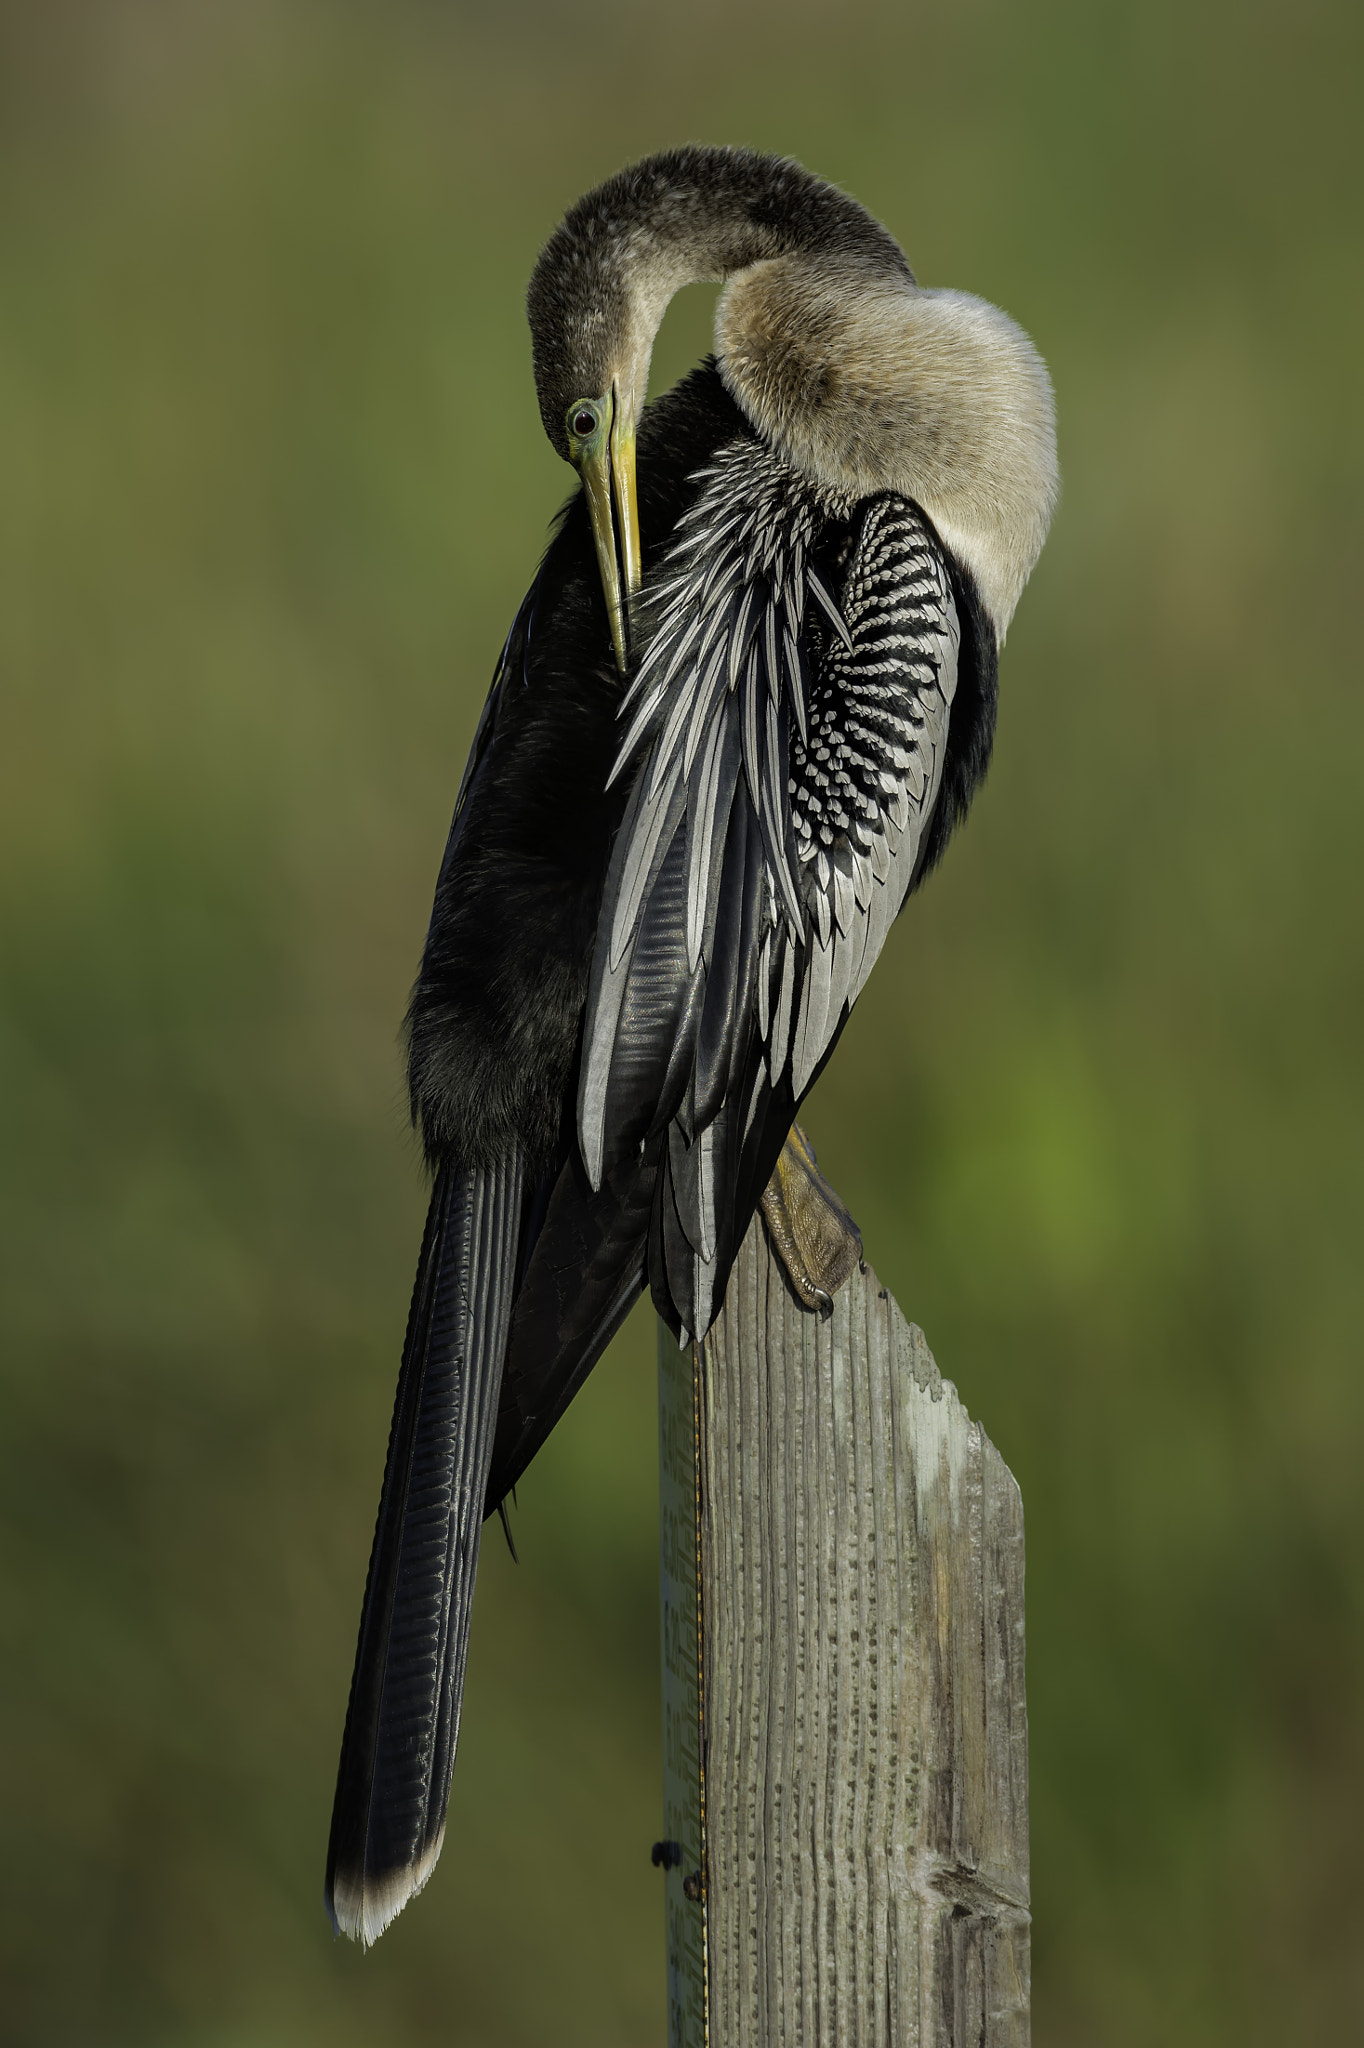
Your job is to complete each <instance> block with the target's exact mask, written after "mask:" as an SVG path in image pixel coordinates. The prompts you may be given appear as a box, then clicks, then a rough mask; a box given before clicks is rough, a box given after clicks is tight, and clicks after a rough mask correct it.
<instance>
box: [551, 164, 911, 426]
mask: <svg viewBox="0 0 1364 2048" xmlns="http://www.w3.org/2000/svg"><path fill="white" fill-rule="evenodd" d="M782 257H787V258H792V259H796V260H799V261H801V262H803V263H804V264H806V265H808V266H813V267H815V268H820V267H823V266H824V265H826V264H830V263H835V262H843V263H849V262H851V263H855V264H856V265H857V266H858V267H859V268H860V269H861V270H862V272H863V273H864V275H876V276H880V277H882V278H885V279H887V280H891V279H895V280H901V281H903V282H905V283H912V282H913V278H912V273H911V271H910V268H909V265H908V264H907V263H906V261H905V258H904V255H903V253H902V251H901V249H900V247H899V244H898V243H897V242H896V241H895V240H894V238H893V237H892V236H890V235H889V234H887V232H886V230H885V229H884V228H883V227H882V226H881V225H880V223H879V222H877V221H876V220H874V219H873V218H872V216H871V215H870V214H869V213H868V212H867V211H866V209H865V208H864V207H862V206H859V205H858V203H857V201H856V200H855V199H850V198H849V197H848V195H847V194H846V193H844V192H840V191H838V190H837V188H836V187H835V186H833V185H829V184H826V183H825V181H824V180H823V179H822V178H815V177H812V176H811V174H810V173H809V172H808V171H806V170H804V169H803V168H802V167H801V165H799V164H797V163H793V162H792V161H791V160H790V159H789V158H786V157H775V156H764V155H761V154H760V153H759V152H758V151H756V150H750V149H713V148H700V147H693V148H686V149H676V150H668V151H666V152H664V153H663V154H662V155H659V156H654V157H648V158H646V159H645V160H644V161H643V162H642V163H638V164H632V165H630V166H629V168H628V169H626V170H623V171H620V172H618V173H617V175H616V176H615V177H614V178H610V179H608V180H607V182H606V183H605V184H604V185H600V186H598V188H597V189H596V191H594V192H589V193H588V194H587V196H586V197H585V198H584V199H580V200H579V201H578V204H577V205H576V206H575V207H574V208H573V209H572V210H571V212H570V213H569V214H568V215H567V216H566V217H565V219H564V221H563V222H562V224H561V225H560V226H559V227H558V228H557V229H556V231H555V233H554V234H553V235H552V236H551V238H550V240H549V242H548V243H547V244H546V245H545V248H544V250H543V251H542V252H541V255H540V259H539V261H538V263H537V264H536V266H535V272H534V275H533V276H532V278H531V282H530V289H529V291H528V293H527V302H526V309H527V313H528V315H529V318H530V327H531V341H532V348H533V352H534V360H535V381H536V387H537V390H538V393H539V397H540V410H541V415H542V418H543V419H544V424H545V431H546V433H547V434H548V435H549V438H550V440H551V441H552V442H553V443H554V445H555V446H556V447H557V448H559V450H560V452H561V453H563V452H565V444H564V427H563V422H564V416H565V413H566V411H567V408H568V407H569V406H570V405H571V404H572V403H573V402H574V400H575V399H577V398H580V397H583V396H587V395H592V396H596V395H599V394H600V393H602V392H604V391H606V390H607V389H609V388H610V385H611V383H612V381H613V380H614V381H615V383H616V385H617V388H618V389H619V390H620V391H621V395H622V396H623V397H625V398H626V400H627V402H628V403H630V404H631V406H632V408H633V410H634V411H635V412H636V414H637V413H638V411H639V409H641V408H642V406H643V403H644V393H645V387H646V385H647V382H648V371H649V359H650V355H651V353H652V350H653V342H654V336H655V335H656V334H657V332H658V329H659V326H660V324H661V322H662V319H663V315H664V313H665V312H666V311H667V308H668V303H669V301H670V300H671V299H672V297H673V296H674V294H675V293H676V292H678V291H680V290H681V289H682V288H683V286H684V285H688V284H698V283H702V282H705V281H707V280H716V281H719V280H723V279H725V278H729V277H733V276H734V275H735V274H736V273H737V272H741V271H744V270H747V269H749V268H750V267H751V266H752V265H753V264H755V263H761V262H764V261H770V260H773V259H778V258H782Z"/></svg>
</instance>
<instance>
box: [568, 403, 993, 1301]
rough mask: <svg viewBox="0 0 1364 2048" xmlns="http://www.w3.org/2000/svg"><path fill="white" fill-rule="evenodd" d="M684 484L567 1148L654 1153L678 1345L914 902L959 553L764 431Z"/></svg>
mask: <svg viewBox="0 0 1364 2048" xmlns="http://www.w3.org/2000/svg"><path fill="white" fill-rule="evenodd" d="M695 485H696V496H695V499H694V502H693V503H692V505H691V506H690V508H689V509H688V511H687V512H686V514H685V515H684V517H683V519H682V520H681V521H680V522H679V526H678V532H677V538H676V541H675V543H674V545H673V547H672V548H671V550H670V551H669V553H668V555H667V558H666V559H665V561H664V562H663V564H662V565H661V568H660V569H659V571H658V573H657V575H656V577H655V578H654V579H653V580H652V581H651V582H650V584H649V585H648V586H646V590H645V593H644V601H643V604H642V606H641V618H642V622H643V624H644V628H645V631H646V633H647V634H648V636H649V637H648V639H647V643H646V648H645V652H644V654H643V657H642V659H641V661H640V664H639V667H638V670H637V672H636V675H635V677H634V679H633V681H632V684H631V687H630V690H629V693H628V695H627V697H626V700H625V703H624V706H623V717H624V719H625V720H626V730H625V733H624V737H623V739H622V743H621V747H620V752H619V754H618V757H617V760H616V763H615V766H614V769H613V779H623V778H624V777H625V776H626V775H627V774H629V775H632V776H633V785H632V788H631V793H630V798H629V802H628V804H627V806H626V810H625V815H624V819H623V822H622V825H621V829H620V833H619V835H618V838H617V841H616V846H615V850H614V853H613V856H612V862H611V866H610V869H609V871H608V874H607V878H606V889H605V894H604V897H603V904H602V915H601V919H600V923H599V926H598V936H597V945H596V951H595V954H594V960H593V970H592V980H591V985H590V989H589V994H588V1005H587V1019H586V1025H585V1031H584V1041H583V1057H582V1062H581V1068H580V1081H579V1091H578V1138H579V1144H580V1148H581V1153H582V1159H583V1163H584V1167H585V1170H586V1172H587V1175H588V1178H589V1180H590V1181H592V1182H593V1184H594V1185H595V1184H598V1183H599V1181H600V1178H601V1176H602V1174H603V1172H604V1171H606V1170H608V1169H611V1170H619V1168H620V1166H621V1165H622V1163H623V1162H624V1161H626V1160H627V1159H628V1158H629V1157H630V1155H631V1152H632V1150H634V1151H635V1152H638V1150H639V1148H640V1147H642V1146H644V1147H647V1146H648V1145H649V1144H650V1143H651V1142H653V1143H659V1142H660V1141H662V1145H663V1149H662V1151H661V1155H660V1173H659V1181H658V1186H657V1188H656V1190H655V1195H654V1213H653V1218H652V1223H653V1228H652V1234H651V1244H652V1250H651V1255H650V1282H651V1285H652V1288H653V1292H654V1298H655V1300H656V1302H657V1303H658V1305H659V1308H660V1310H661V1311H662V1312H663V1313H664V1314H665V1315H666V1316H667V1317H668V1319H669V1320H670V1321H671V1322H672V1323H673V1325H674V1327H675V1328H677V1329H678V1330H679V1331H683V1332H694V1333H697V1334H701V1333H704V1331H705V1330H706V1329H707V1328H708V1327H709V1324H710V1322H711V1320H712V1319H713V1316H714V1315H715V1313H716V1312H717V1311H718V1308H719V1303H720V1298H721V1295H722V1293H723V1287H724V1282H725V1279H726V1278H727V1275H728V1271H729V1266H730V1264H731V1262H732V1260H733V1257H734V1254H735V1252H736V1251H737V1248H738V1241H739V1239H740V1238H741V1237H742V1234H743V1231H744V1229H746V1227H747V1224H748V1220H749V1216H750V1214H751V1209H752V1202H753V1201H755V1200H756V1193H757V1191H758V1190H755V1189H754V1188H753V1182H754V1180H755V1177H756V1176H757V1174H758V1173H759V1171H760V1170H761V1168H762V1166H763V1164H764V1162H765V1163H766V1169H767V1171H770V1168H771V1158H769V1154H771V1155H772V1157H774V1156H775V1154H774V1153H773V1141H774V1138H775V1141H776V1144H777V1146H778V1147H779V1145H780V1141H781V1138H782V1137H784V1135H785V1129H786V1127H787V1125H789V1121H790V1111H791V1108H792V1106H793V1105H794V1104H795V1103H798V1102H799V1100H800V1097H801V1096H802V1095H803V1094H804V1093H805V1091H806V1090H807V1089H808V1087H809V1086H810V1083H811V1082H812V1080H813V1078H814V1076H815V1074H816V1073H817V1072H818V1070H819V1067H820V1066H821V1064H822V1062H823V1060H824V1059H825V1058H826V1057H827V1055H828V1052H829V1051H830V1049H831V1048H832V1045H833V1043H834V1041H835V1039H836V1038H837V1036H838V1033H839V1031H840V1030H841V1028H842V1025H843V1023H844V1022H845V1021H846V1018H847V1015H848V1012H849V1010H850V1009H851V1007H852V1004H853V1003H854V1002H855V1001H856V998H857V995H858V994H859V992H860V990H861V988H862V987H863V985H864V983H865V981H866V978H867V975H868V974H869V973H870V971H871V967H872V965H873V963H874V961H875V959H876V957H877V954H878V953H879V952H880V949H881V945H882V943H883V942H884V939H885V935H886V932H887V931H888V929H889V927H890V925H891V923H892V922H893V920H894V918H895V917H896V915H897V914H898V912H899V910H900V908H901V906H902V904H903V902H904V899H905V896H906V894H907V892H908V890H909V887H910V883H911V880H912V878H913V875H914V872H915V867H916V863H917V861H918V859H919V855H920V849H921V845H922V840H923V832H924V827H925V825H926V823H927V820H928V819H929V817H930V816H931V814H932V810H933V805H934V801H935V799H936V796H937V792H938V788H939V785H940V781H941V777H942V769H943V762H944V757H945V751H946V743H947V735H948V719H949V711H950V707H951V703H952V698H953V694H954V691H955V688H956V681H957V655H958V645H959V640H960V631H959V627H958V620H957V608H956V603H955V600H954V597H953V593H952V586H951V578H950V575H949V570H948V565H947V563H946V560H945V558H944V556H943V553H942V551H941V549H940V547H939V546H938V544H937V542H936V539H935V538H934V536H933V534H932V532H931V530H930V529H929V527H928V525H927V523H926V522H925V520H924V519H923V517H922V515H921V514H920V513H919V512H918V511H917V510H916V508H915V507H914V506H913V505H911V504H909V503H908V502H907V501H905V500H903V499H899V498H896V497H893V496H890V495H885V496H881V497H878V498H875V499H872V500H870V501H868V502H866V503H864V504H862V505H861V506H854V505H852V504H850V503H849V501H848V500H847V499H846V498H845V497H841V496H838V495H836V494H833V493H829V492H826V491H822V490H820V489H818V488H817V487H814V486H812V485H810V484H809V483H807V482H806V481H805V480H803V479H802V478H800V477H799V476H798V475H796V474H795V472H794V471H792V470H791V469H790V468H789V467H788V466H787V465H786V464H784V463H783V462H781V461H780V460H779V459H778V458H777V457H775V456H774V455H772V454H771V453H770V452H769V451H768V450H765V449H764V448H762V446H761V445H760V444H758V443H755V442H754V441H752V440H751V439H742V440H736V441H734V442H733V443H731V444H730V445H729V446H727V447H725V448H723V449H721V450H720V451H719V452H718V453H717V455H716V457H715V459H714V461H713V462H712V463H711V464H710V465H709V466H708V467H707V468H706V469H705V470H704V471H702V472H701V473H700V474H698V476H697V477H696V479H695ZM774 1107H775V1111H776V1114H775V1116H774V1115H773V1110H774ZM776 1126H780V1129H777V1128H775V1127H776ZM761 1184H762V1183H761V1180H759V1181H758V1189H759V1190H760V1187H761ZM750 1197H751V1199H750Z"/></svg>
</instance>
